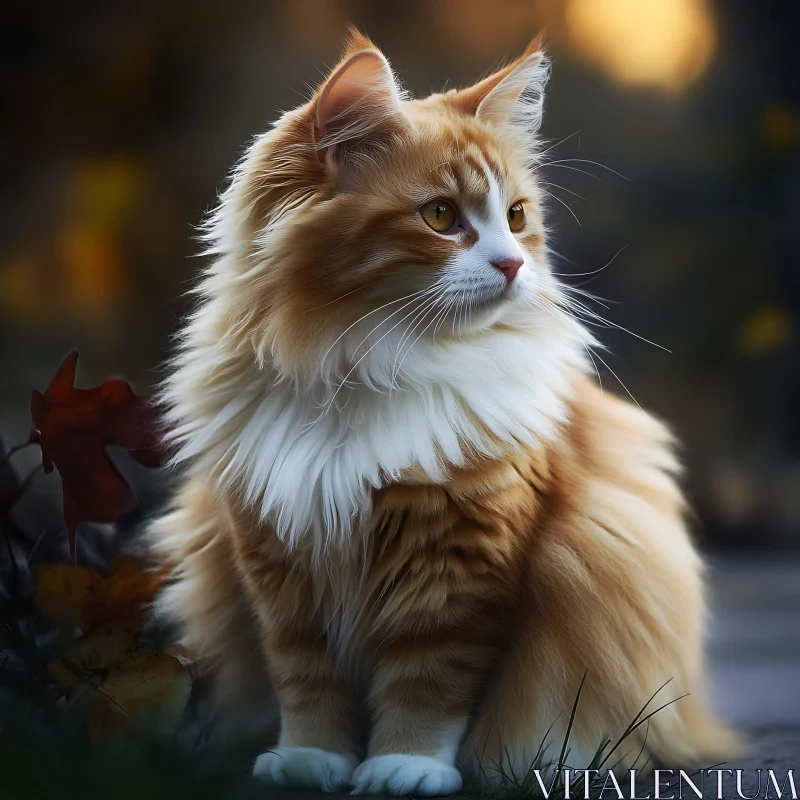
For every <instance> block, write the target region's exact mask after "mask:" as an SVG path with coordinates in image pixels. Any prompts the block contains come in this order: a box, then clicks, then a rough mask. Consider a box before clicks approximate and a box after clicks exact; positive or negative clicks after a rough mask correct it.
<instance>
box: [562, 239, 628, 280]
mask: <svg viewBox="0 0 800 800" xmlns="http://www.w3.org/2000/svg"><path fill="white" fill-rule="evenodd" d="M627 248H628V245H623V246H622V247H620V249H619V250H617V252H616V253H614V255H613V256H611V260H610V261H608V262H606V263H605V264H603V266H602V267H600V268H599V269H593V270H592V271H591V272H551V273H550V274H551V275H555V276H556V277H557V278H582V277H584V276H585V275H597V273H598V272H602V271H603V270H604V269H607V268H608V267H610V266H611V265H612V264H613V263H614V261H615V260H616V258H617V256H618V255H619V254H620V253H621V252H622V251H623V250H627ZM553 252H555V251H553ZM556 255H558V253H556ZM573 263H574V262H573Z"/></svg>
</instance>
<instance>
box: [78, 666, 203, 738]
mask: <svg viewBox="0 0 800 800" xmlns="http://www.w3.org/2000/svg"><path fill="white" fill-rule="evenodd" d="M191 688H192V679H191V675H190V673H189V671H188V670H187V669H186V668H185V667H184V666H183V665H182V664H181V663H180V662H179V661H178V660H177V659H175V658H173V657H172V656H169V655H166V654H164V653H143V652H133V653H131V654H130V655H129V656H128V657H127V658H126V659H125V660H124V661H122V662H120V663H119V664H118V666H116V667H115V668H114V669H113V670H111V672H109V673H108V675H107V676H106V678H105V680H103V682H102V683H101V684H100V687H99V690H100V692H101V694H102V695H103V698H102V701H101V702H98V704H97V705H96V706H95V708H94V710H93V712H92V715H91V718H90V720H89V737H90V738H91V740H92V741H93V742H99V741H103V740H105V739H107V738H108V737H109V736H110V735H112V734H114V733H116V732H118V731H119V730H120V727H121V725H124V721H125V720H126V719H133V718H135V717H137V716H139V715H143V714H146V716H147V717H148V719H149V720H150V721H151V723H153V724H154V725H155V727H156V729H157V730H159V731H160V732H162V733H169V732H170V731H172V730H173V729H174V728H175V725H176V724H177V722H178V720H179V719H180V716H181V714H182V713H183V711H184V709H185V708H186V704H187V702H188V701H189V695H190V693H191Z"/></svg>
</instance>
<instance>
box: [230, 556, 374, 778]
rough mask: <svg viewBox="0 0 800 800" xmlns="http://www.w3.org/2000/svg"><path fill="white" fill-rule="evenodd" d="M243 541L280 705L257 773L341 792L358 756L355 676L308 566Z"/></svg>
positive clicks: (252, 596) (246, 567)
mask: <svg viewBox="0 0 800 800" xmlns="http://www.w3.org/2000/svg"><path fill="white" fill-rule="evenodd" d="M247 555H248V551H247V550H246V549H244V548H242V549H240V551H239V553H238V556H239V559H240V565H241V566H242V568H243V572H244V575H245V580H246V584H247V588H248V595H249V597H250V601H251V604H252V607H253V610H254V611H255V613H256V617H257V620H258V625H259V631H260V638H261V644H262V647H263V651H264V655H265V657H266V661H267V665H268V671H269V677H270V680H271V681H272V684H273V686H274V688H275V692H276V695H277V698H278V702H279V705H280V712H281V733H280V739H279V740H278V744H277V746H276V747H273V748H271V749H269V750H267V751H266V752H264V753H262V754H261V755H260V756H259V757H258V758H257V759H256V762H255V765H254V767H253V774H254V775H255V776H256V777H258V778H260V779H261V780H263V781H265V782H266V783H269V784H276V785H279V786H285V787H291V788H297V789H312V790H321V791H323V792H339V791H342V790H343V789H344V788H345V787H346V786H348V785H349V784H350V780H351V777H352V774H353V770H354V768H355V766H356V764H358V761H359V758H358V757H357V755H356V754H357V753H358V750H359V745H358V730H357V712H356V708H355V702H354V698H353V695H352V689H351V687H350V685H349V681H348V680H347V678H346V677H345V676H344V675H343V674H342V671H341V670H340V669H339V667H338V665H337V663H336V659H335V658H334V656H333V654H332V653H331V652H330V650H329V649H328V646H327V640H326V637H325V635H324V632H323V628H322V625H321V624H320V622H319V620H317V619H315V617H314V613H313V607H314V606H313V603H312V601H311V598H310V597H309V596H308V591H309V585H310V584H309V578H308V575H307V574H306V573H305V571H304V569H303V568H302V567H300V566H299V565H297V564H292V563H290V562H289V561H287V560H286V559H283V558H279V557H278V558H271V557H270V554H269V553H268V552H266V553H265V552H264V550H263V549H259V550H257V551H256V552H255V557H253V558H248V557H247Z"/></svg>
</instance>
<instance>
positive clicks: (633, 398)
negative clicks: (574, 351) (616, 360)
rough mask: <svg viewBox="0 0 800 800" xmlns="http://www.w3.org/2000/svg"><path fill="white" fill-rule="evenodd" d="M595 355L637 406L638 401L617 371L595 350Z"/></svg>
mask: <svg viewBox="0 0 800 800" xmlns="http://www.w3.org/2000/svg"><path fill="white" fill-rule="evenodd" d="M595 355H596V356H597V358H598V359H600V363H601V364H602V365H603V366H604V367H605V368H606V369H607V370H608V371H609V372H610V373H611V374H612V375H613V376H614V377H615V378H616V379H617V380H618V381H619V385H620V386H621V387H622V388H623V389H624V390H625V391H626V392H627V393H628V397H630V399H631V400H633V402H634V403H636V405H637V406H639V401H638V400H637V399H636V398H635V397H634V396H633V395H632V394H631V392H630V389H628V387H627V386H626V385H625V384H624V383H623V382H622V379H621V378H620V377H619V375H617V373H616V372H614V370H613V369H611V367H609V366H608V364H607V363H606V362H605V361H604V360H603V358H602V357H601V355H600V354H599V353H597V352H595ZM639 408H640V409H641V406H639Z"/></svg>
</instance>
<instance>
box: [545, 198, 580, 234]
mask: <svg viewBox="0 0 800 800" xmlns="http://www.w3.org/2000/svg"><path fill="white" fill-rule="evenodd" d="M542 192H544V193H545V194H546V195H547V196H548V197H552V198H553V200H557V201H558V202H559V203H561V205H562V206H564V208H566V209H567V211H569V213H570V214H572V216H573V218H574V219H575V222H577V223H578V227H579V228H582V227H583V225H581V221H580V220H579V219H578V218H577V216H575V212H574V211H573V210H572V209H571V208H570V207H569V206H568V205H567V204H566V203H565V202H564V201H563V200H562V199H561V198H560V197H556V196H555V195H554V194H553V193H552V192H548V191H547V189H542Z"/></svg>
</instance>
